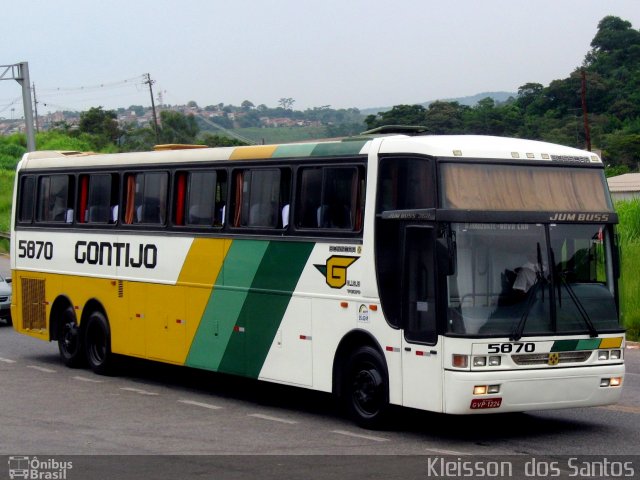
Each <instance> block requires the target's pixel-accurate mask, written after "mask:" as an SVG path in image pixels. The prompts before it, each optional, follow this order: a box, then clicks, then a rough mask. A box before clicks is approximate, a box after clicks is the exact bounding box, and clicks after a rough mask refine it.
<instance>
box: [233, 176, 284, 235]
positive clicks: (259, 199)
mask: <svg viewBox="0 0 640 480" xmlns="http://www.w3.org/2000/svg"><path fill="white" fill-rule="evenodd" d="M290 177H291V175H290V172H289V170H288V169H279V168H273V169H254V170H242V171H239V172H236V173H235V177H234V197H233V200H234V216H233V226H235V227H262V228H284V227H286V226H287V225H288V224H289V218H288V215H289V214H288V211H289V208H288V207H289V196H290V195H289V192H290V183H291V180H290Z"/></svg>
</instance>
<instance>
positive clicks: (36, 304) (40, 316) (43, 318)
mask: <svg viewBox="0 0 640 480" xmlns="http://www.w3.org/2000/svg"><path fill="white" fill-rule="evenodd" d="M20 286H21V290H22V328H24V329H28V330H42V329H45V328H47V313H46V307H45V296H44V280H41V279H39V278H23V279H22V283H21V285H20Z"/></svg>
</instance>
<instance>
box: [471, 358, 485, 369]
mask: <svg viewBox="0 0 640 480" xmlns="http://www.w3.org/2000/svg"><path fill="white" fill-rule="evenodd" d="M486 364H487V357H473V366H474V367H484V366H485V365H486Z"/></svg>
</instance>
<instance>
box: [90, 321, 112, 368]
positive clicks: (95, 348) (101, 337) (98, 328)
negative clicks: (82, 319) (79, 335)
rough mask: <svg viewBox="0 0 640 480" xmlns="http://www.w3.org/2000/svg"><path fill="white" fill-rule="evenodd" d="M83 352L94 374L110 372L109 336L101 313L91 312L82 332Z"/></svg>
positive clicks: (107, 326) (106, 323) (107, 327)
mask: <svg viewBox="0 0 640 480" xmlns="http://www.w3.org/2000/svg"><path fill="white" fill-rule="evenodd" d="M84 350H85V354H86V357H87V362H88V363H89V367H91V370H93V371H94V372H95V373H97V374H100V375H107V374H109V373H110V371H111V366H112V363H113V355H112V353H111V334H110V331H109V323H108V322H107V319H106V318H105V316H104V315H103V314H102V312H93V313H92V314H91V315H90V316H89V318H88V319H87V326H86V328H85V331H84Z"/></svg>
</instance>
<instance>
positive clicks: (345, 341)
mask: <svg viewBox="0 0 640 480" xmlns="http://www.w3.org/2000/svg"><path fill="white" fill-rule="evenodd" d="M363 346H370V347H372V348H374V349H376V350H377V351H378V353H380V358H381V359H382V361H383V364H384V369H385V373H386V374H387V378H388V376H389V367H388V366H387V359H386V358H385V355H384V352H383V350H382V347H381V346H380V344H379V343H378V341H377V340H376V339H375V338H374V337H373V335H372V334H371V333H369V332H367V331H366V330H361V329H355V330H351V331H350V332H349V333H347V334H346V335H345V336H344V337H342V340H340V343H339V344H338V348H337V350H336V354H335V356H334V358H333V369H332V372H333V374H332V378H333V382H332V383H333V387H332V391H333V393H334V394H335V395H337V396H338V397H340V396H341V395H342V386H343V373H344V368H343V367H344V365H345V363H346V361H347V359H348V358H349V355H351V353H352V352H354V351H355V350H356V349H358V348H360V347H363Z"/></svg>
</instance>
